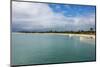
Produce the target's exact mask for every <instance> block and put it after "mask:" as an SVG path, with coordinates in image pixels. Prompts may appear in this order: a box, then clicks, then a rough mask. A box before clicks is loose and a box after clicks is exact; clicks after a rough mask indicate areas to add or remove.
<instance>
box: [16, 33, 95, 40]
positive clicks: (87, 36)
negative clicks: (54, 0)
mask: <svg viewBox="0 0 100 67" xmlns="http://www.w3.org/2000/svg"><path fill="white" fill-rule="evenodd" d="M15 34H44V35H49V34H50V35H68V36H70V37H72V36H80V37H84V38H91V39H95V35H89V34H69V33H15Z"/></svg>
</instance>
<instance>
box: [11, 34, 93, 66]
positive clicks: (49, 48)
mask: <svg viewBox="0 0 100 67" xmlns="http://www.w3.org/2000/svg"><path fill="white" fill-rule="evenodd" d="M78 61H95V41H94V40H93V39H84V38H83V39H82V38H80V37H78V36H72V37H70V36H68V35H55V34H16V33H12V65H27V64H46V63H60V62H61V63H62V62H78Z"/></svg>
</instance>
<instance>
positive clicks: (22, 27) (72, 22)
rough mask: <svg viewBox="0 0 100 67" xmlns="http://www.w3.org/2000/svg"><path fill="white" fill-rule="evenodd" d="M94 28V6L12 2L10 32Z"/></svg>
mask: <svg viewBox="0 0 100 67" xmlns="http://www.w3.org/2000/svg"><path fill="white" fill-rule="evenodd" d="M91 27H92V28H95V6H86V5H85V6H83V5H72V4H66V5H65V4H46V3H29V2H12V31H48V30H56V31H78V30H89V29H90V28H91Z"/></svg>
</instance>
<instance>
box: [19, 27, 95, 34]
mask: <svg viewBox="0 0 100 67" xmlns="http://www.w3.org/2000/svg"><path fill="white" fill-rule="evenodd" d="M19 32H20V33H69V34H70V33H71V34H90V35H92V34H94V35H95V33H96V31H94V29H93V28H90V30H89V31H84V30H79V31H52V30H50V31H19Z"/></svg>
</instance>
